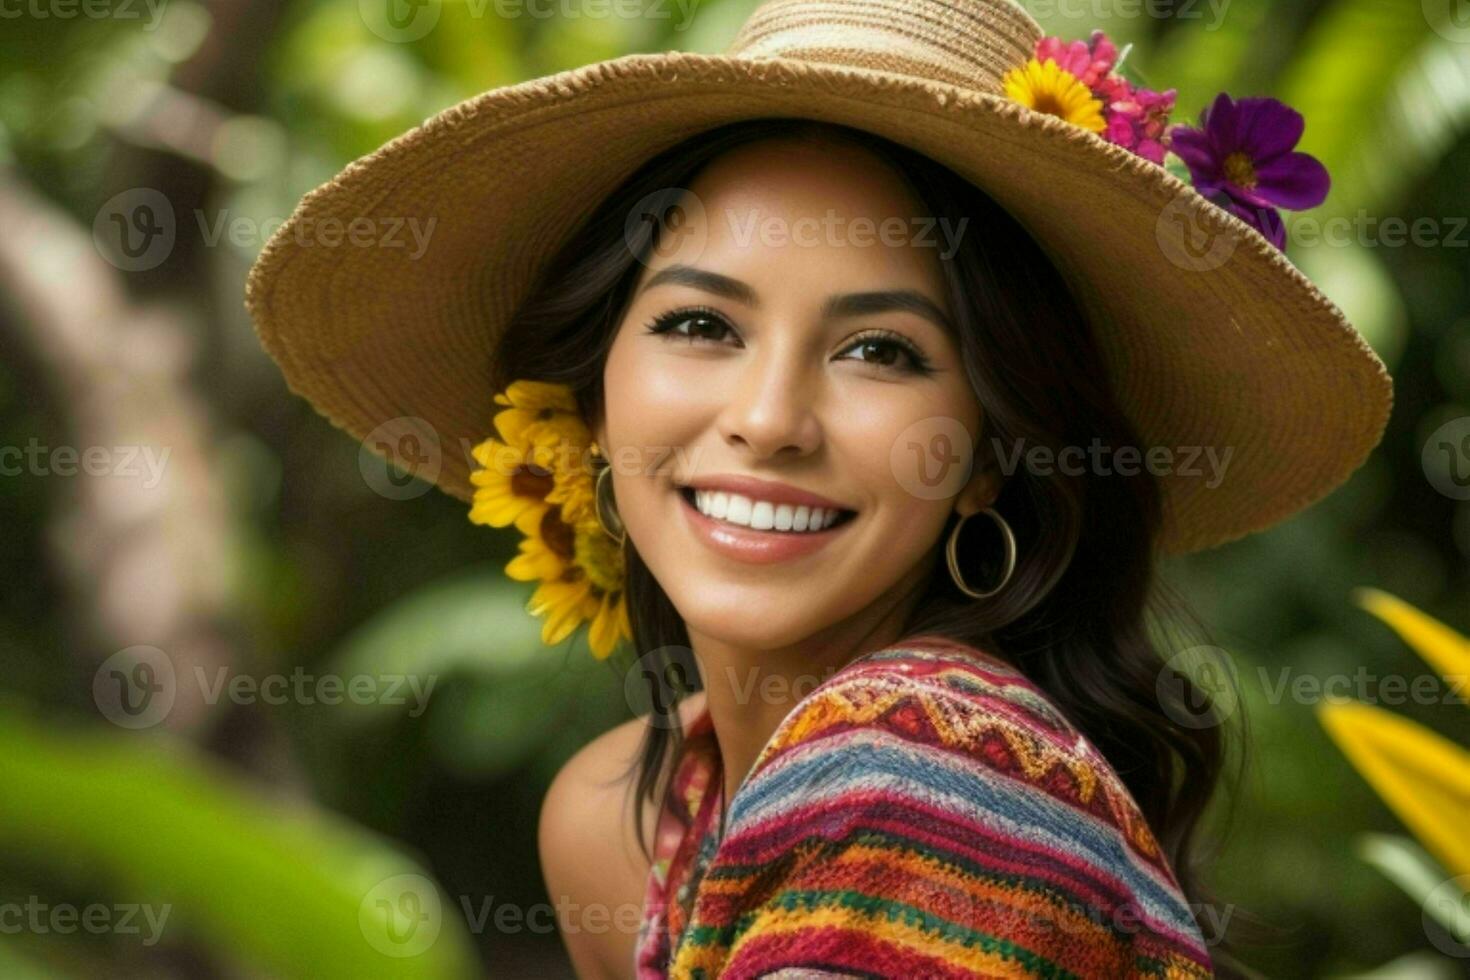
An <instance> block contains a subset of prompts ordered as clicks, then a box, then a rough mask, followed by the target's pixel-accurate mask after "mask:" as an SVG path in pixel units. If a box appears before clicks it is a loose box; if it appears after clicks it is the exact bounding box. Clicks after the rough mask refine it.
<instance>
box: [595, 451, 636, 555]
mask: <svg viewBox="0 0 1470 980" xmlns="http://www.w3.org/2000/svg"><path fill="white" fill-rule="evenodd" d="M610 473H612V464H608V465H607V466H604V467H603V468H602V470H601V472H599V473H598V474H597V482H596V483H595V484H594V485H593V488H592V489H593V493H592V495H593V497H594V498H596V500H595V502H596V505H597V506H596V507H595V508H594V509H595V510H596V512H597V524H598V526H599V527H601V528H602V532H603V533H604V534H606V535H607V536H608V537H610V538H612V539H613V540H614V541H616V542H617V543H618V547H619V548H621V547H623V546H624V545H625V544H627V543H628V531H627V528H625V527H624V526H623V517H622V515H621V514H619V513H618V506H617V500H616V499H615V498H614V497H613V496H612V481H611V480H610V479H608V475H609V474H610ZM604 487H605V488H606V489H604Z"/></svg>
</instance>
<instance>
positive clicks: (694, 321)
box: [648, 310, 730, 344]
mask: <svg viewBox="0 0 1470 980" xmlns="http://www.w3.org/2000/svg"><path fill="white" fill-rule="evenodd" d="M686 327H687V329H685V328H686ZM729 329H730V325H729V324H728V323H726V322H725V320H724V318H723V317H720V316H719V315H717V314H715V313H713V312H704V311H700V310H692V311H691V310H679V311H676V312H673V313H665V314H663V315H662V316H660V317H657V318H655V319H654V321H653V322H652V323H650V324H649V325H648V332H649V333H654V334H668V335H670V336H673V337H682V338H683V339H685V340H687V341H689V342H690V343H691V344H692V343H694V342H695V341H700V340H708V341H713V342H715V343H719V342H720V340H721V338H722V337H723V336H724V331H727V330H729Z"/></svg>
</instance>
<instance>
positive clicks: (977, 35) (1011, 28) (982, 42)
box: [725, 0, 1042, 93]
mask: <svg viewBox="0 0 1470 980" xmlns="http://www.w3.org/2000/svg"><path fill="white" fill-rule="evenodd" d="M1041 37H1042V31H1041V28H1040V27H1039V26H1038V25H1037V23H1036V21H1035V20H1033V19H1032V18H1031V16H1030V15H1029V14H1028V13H1026V11H1025V10H1023V9H1021V7H1020V6H1019V5H1017V4H1016V3H1014V2H1013V0H903V2H901V3H899V2H894V0H766V2H765V3H763V4H761V5H760V6H759V7H757V8H756V9H755V10H754V11H753V12H752V13H751V15H750V18H749V19H748V20H746V22H745V24H744V26H743V27H741V29H740V33H739V34H737V35H736V36H735V40H734V41H732V42H731V44H730V46H729V48H727V49H726V52H725V53H726V54H727V55H729V56H731V57H737V58H751V59H755V58H771V57H779V58H787V59H793V60H797V61H805V62H811V63H819V64H824V65H836V66H843V67H848V68H864V69H870V70H876V71H884V72H889V73H893V74H900V75H909V76H912V77H914V78H918V79H922V80H926V81H931V82H943V83H947V84H950V85H958V86H961V87H964V88H970V89H975V90H978V91H984V92H992V93H1000V92H1001V91H1003V87H1002V84H1001V78H1002V76H1003V75H1005V73H1006V72H1007V71H1009V70H1010V69H1012V68H1016V67H1018V66H1020V65H1023V64H1025V63H1026V59H1028V58H1030V57H1031V55H1032V52H1033V51H1035V48H1036V42H1037V41H1038V40H1040V39H1041Z"/></svg>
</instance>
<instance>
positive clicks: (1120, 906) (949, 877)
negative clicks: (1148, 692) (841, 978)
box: [722, 636, 1209, 977]
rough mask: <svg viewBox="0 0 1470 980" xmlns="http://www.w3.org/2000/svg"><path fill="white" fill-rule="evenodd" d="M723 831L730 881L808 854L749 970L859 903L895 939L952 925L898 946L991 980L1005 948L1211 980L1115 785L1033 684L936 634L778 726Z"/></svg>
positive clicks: (900, 647)
mask: <svg viewBox="0 0 1470 980" xmlns="http://www.w3.org/2000/svg"><path fill="white" fill-rule="evenodd" d="M729 821H730V826H731V834H730V837H729V839H728V840H727V842H726V844H725V846H724V847H722V859H723V860H725V861H726V862H728V863H729V864H730V868H729V869H726V871H727V873H729V874H734V870H733V869H735V868H743V867H754V868H761V867H762V864H761V862H762V860H766V859H769V856H770V855H773V854H783V853H799V854H804V855H808V856H810V862H808V864H800V863H798V865H794V866H793V867H792V868H791V869H790V870H789V872H788V874H787V880H785V881H784V882H783V883H782V885H781V887H780V888H778V889H777V892H779V894H774V893H773V897H770V898H767V899H765V900H764V905H763V906H762V907H761V911H760V913H759V914H758V915H756V917H755V918H751V919H749V920H748V921H752V922H756V923H758V925H757V927H755V928H754V929H753V931H752V932H751V933H750V934H747V935H746V936H745V937H744V939H742V940H741V941H740V942H739V943H737V945H741V946H744V947H745V948H746V949H747V950H748V952H747V953H746V955H750V956H765V955H767V954H768V953H769V952H770V951H771V950H773V949H775V948H777V947H779V946H780V945H781V943H783V942H785V940H784V939H782V940H780V941H777V940H774V939H772V936H773V935H774V934H775V933H777V932H779V931H780V928H779V926H778V923H779V922H781V921H782V919H781V915H782V914H784V913H783V910H785V909H786V908H787V906H788V905H789V904H790V903H791V902H795V901H797V900H798V899H800V901H802V902H805V903H808V904H810V903H816V904H817V905H822V906H823V907H824V908H825V907H826V906H827V905H829V904H830V905H831V906H832V907H833V908H834V909H836V908H846V904H845V903H850V902H851V901H853V900H854V899H853V895H855V894H861V895H862V896H863V898H862V902H863V903H866V904H863V905H862V907H863V908H867V909H869V910H870V911H871V909H874V908H876V909H879V910H880V911H882V912H883V915H882V916H877V917H876V918H872V919H871V921H870V920H869V919H868V918H862V917H860V920H859V919H855V920H854V921H853V922H852V923H851V924H850V925H851V928H854V929H858V930H869V931H872V930H876V931H878V932H880V933H883V934H884V935H886V933H884V930H890V931H891V930H892V929H894V928H897V927H896V926H891V925H882V923H883V922H888V923H892V922H896V921H900V920H899V919H894V918H893V917H894V916H900V918H902V917H904V916H907V917H912V916H913V915H916V914H917V915H920V917H921V918H927V919H932V921H933V922H936V923H945V924H946V926H945V928H946V929H948V930H949V931H948V932H947V933H946V935H947V936H950V937H951V939H947V940H946V941H945V942H942V943H941V942H937V941H933V940H929V939H925V940H923V941H922V942H921V941H920V940H919V939H918V938H916V937H910V936H908V934H907V933H906V932H905V933H904V936H903V937H890V938H893V942H892V943H890V944H889V945H891V946H893V947H894V948H897V946H899V945H905V944H910V941H911V940H912V942H913V943H919V946H917V947H914V948H926V949H927V946H936V947H942V948H940V949H937V950H936V951H937V952H938V953H942V958H944V959H945V960H946V962H949V961H952V960H953V958H954V957H960V958H970V959H973V960H974V961H975V962H974V964H973V965H974V966H975V968H976V972H977V973H978V974H982V975H983V974H987V973H988V972H989V971H990V970H992V969H993V968H995V963H994V962H992V961H991V959H990V957H992V956H1001V958H1005V955H1006V954H998V953H997V952H996V951H997V950H999V949H1003V948H1009V949H1012V950H1014V951H1023V952H1024V955H1026V956H1029V957H1032V958H1034V959H1035V960H1036V963H1037V964H1039V966H1038V969H1040V968H1041V966H1045V965H1048V964H1049V965H1050V966H1060V967H1063V968H1065V969H1068V970H1073V971H1075V972H1080V973H1082V974H1085V975H1114V976H1136V975H1141V974H1142V973H1146V972H1148V970H1147V969H1145V967H1147V965H1148V964H1150V963H1153V964H1155V965H1157V964H1158V963H1161V962H1162V963H1167V964H1169V965H1170V968H1171V969H1174V970H1175V971H1176V974H1177V975H1179V976H1189V977H1199V976H1208V975H1209V967H1208V963H1209V959H1208V955H1207V953H1206V952H1205V946H1204V943H1203V939H1202V937H1201V935H1200V933H1199V931H1198V927H1197V925H1196V924H1195V922H1194V920H1193V917H1192V915H1191V914H1190V911H1189V908H1188V905H1187V902H1186V900H1185V897H1184V896H1183V895H1182V894H1181V892H1180V890H1179V887H1178V884H1177V881H1176V880H1175V878H1174V876H1173V873H1172V871H1171V869H1170V868H1169V866H1168V863H1167V860H1166V858H1165V857H1164V856H1163V855H1162V854H1161V853H1160V850H1159V847H1158V844H1157V842H1156V841H1155V839H1154V837H1153V834H1152V832H1151V831H1150V829H1149V827H1148V825H1147V822H1146V821H1145V819H1144V818H1143V816H1142V814H1141V813H1140V812H1139V809H1138V807H1137V806H1136V805H1135V803H1134V801H1133V799H1132V797H1131V796H1130V795H1129V794H1128V791H1127V789H1126V787H1125V786H1124V784H1123V783H1122V781H1121V780H1120V779H1119V778H1118V777H1117V775H1116V773H1115V772H1114V771H1113V769H1112V767H1111V766H1110V765H1109V764H1108V762H1107V760H1106V759H1105V758H1104V757H1103V756H1102V754H1101V753H1100V752H1098V751H1097V750H1096V749H1095V748H1094V747H1093V746H1092V745H1091V743H1089V742H1088V741H1087V739H1086V738H1084V737H1083V736H1082V735H1081V734H1080V733H1079V732H1078V731H1077V730H1076V729H1075V728H1074V727H1073V726H1072V725H1071V724H1070V723H1069V722H1068V721H1067V719H1066V718H1065V717H1064V715H1063V714H1062V713H1061V712H1060V711H1059V710H1058V709H1057V707H1056V705H1055V704H1054V702H1053V701H1052V700H1051V699H1050V698H1049V697H1047V695H1046V693H1045V692H1044V691H1043V690H1042V689H1041V688H1040V687H1039V686H1038V685H1037V684H1035V683H1034V682H1032V681H1031V680H1029V679H1028V678H1027V677H1026V676H1025V675H1024V674H1022V673H1021V672H1020V671H1019V670H1018V669H1016V668H1015V667H1014V666H1012V665H1010V664H1009V663H1007V662H1006V661H1005V660H1003V659H1001V658H1000V657H998V656H996V655H994V654H991V653H989V652H987V651H983V650H978V649H976V648H974V647H971V646H968V645H965V644H961V643H956V642H954V641H950V640H946V639H943V638H938V637H929V636H923V637H915V638H912V639H909V640H905V641H901V642H898V643H895V644H892V645H890V646H889V647H885V648H883V649H882V650H876V651H873V652H871V653H867V654H864V655H862V656H860V657H858V658H856V659H854V660H853V661H851V662H850V663H849V664H847V665H846V666H845V667H843V668H842V669H841V670H839V671H837V672H836V673H834V674H833V675H832V676H830V677H828V678H827V679H826V680H824V681H823V682H822V683H821V684H819V685H818V686H817V687H816V688H814V689H813V690H812V692H811V693H810V694H809V695H808V696H807V697H806V698H804V699H803V700H802V701H801V702H800V703H799V704H798V705H797V706H796V708H795V709H794V710H793V711H792V712H791V714H789V715H788V716H787V718H786V719H785V720H784V721H783V722H782V725H781V726H780V728H779V729H778V731H777V733H776V735H775V736H774V737H773V738H772V740H771V742H770V743H768V745H767V747H766V750H765V751H764V752H763V753H762V756H761V758H759V759H758V760H757V762H756V765H755V767H754V768H753V769H752V772H751V775H750V776H749V777H747V781H746V783H745V784H744V785H743V786H742V788H741V791H740V792H739V793H738V794H737V795H736V798H735V800H734V801H732V804H731V807H730V812H729ZM763 873H764V872H763ZM760 880H761V881H762V882H766V884H767V885H769V882H768V881H767V879H766V878H761V879H760ZM762 887H765V886H762ZM765 894H767V891H758V890H753V891H752V892H751V897H752V900H753V899H754V898H755V897H758V896H760V895H765ZM956 902H959V903H960V904H956ZM765 906H770V908H769V909H767V908H766V907H765ZM741 911H742V914H745V913H750V912H752V910H750V909H742V910H741ZM767 912H769V919H770V921H769V922H767V921H766V920H765V919H762V918H760V916H761V915H765V914H766V913H767ZM833 914H837V913H836V912H834V913H833ZM844 914H845V913H844ZM854 914H856V913H854ZM867 914H868V913H864V915H867ZM880 920H881V921H880ZM902 921H908V920H907V919H902ZM905 928H906V927H905ZM900 931H903V930H900ZM905 937H906V938H905ZM966 937H968V938H966ZM900 939H901V940H902V942H900V941H899V940H900ZM951 940H952V943H953V945H951ZM874 941H875V942H877V940H874ZM768 942H769V945H768ZM885 942H886V940H885ZM926 944H927V945H926ZM885 948H887V947H886V946H885ZM757 949H760V950H761V951H762V952H760V953H758V954H757V953H756V950H757ZM729 952H730V953H735V952H736V951H735V950H730V951H729ZM782 955H785V954H782Z"/></svg>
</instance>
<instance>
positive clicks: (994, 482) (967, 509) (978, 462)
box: [955, 451, 1005, 517]
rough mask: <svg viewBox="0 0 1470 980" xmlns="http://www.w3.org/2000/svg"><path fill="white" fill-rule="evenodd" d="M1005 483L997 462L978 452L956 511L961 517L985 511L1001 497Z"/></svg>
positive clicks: (958, 497)
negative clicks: (1001, 489)
mask: <svg viewBox="0 0 1470 980" xmlns="http://www.w3.org/2000/svg"><path fill="white" fill-rule="evenodd" d="M1004 483H1005V480H1004V478H1003V477H1002V476H1001V472H1000V467H999V466H998V465H997V464H996V461H995V460H994V459H992V458H990V457H989V456H988V455H982V454H981V453H980V452H978V451H977V452H976V454H975V462H974V469H973V470H972V472H971V473H970V479H969V480H968V481H967V482H966V483H965V485H964V486H963V487H961V488H960V492H959V494H958V496H957V499H956V502H955V510H957V511H958V512H959V514H960V516H961V517H966V516H968V515H970V514H975V513H978V512H980V511H982V510H984V509H985V508H987V507H989V506H990V505H991V504H993V503H995V498H996V497H999V496H1000V488H1001V487H1002V486H1003V485H1004Z"/></svg>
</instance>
